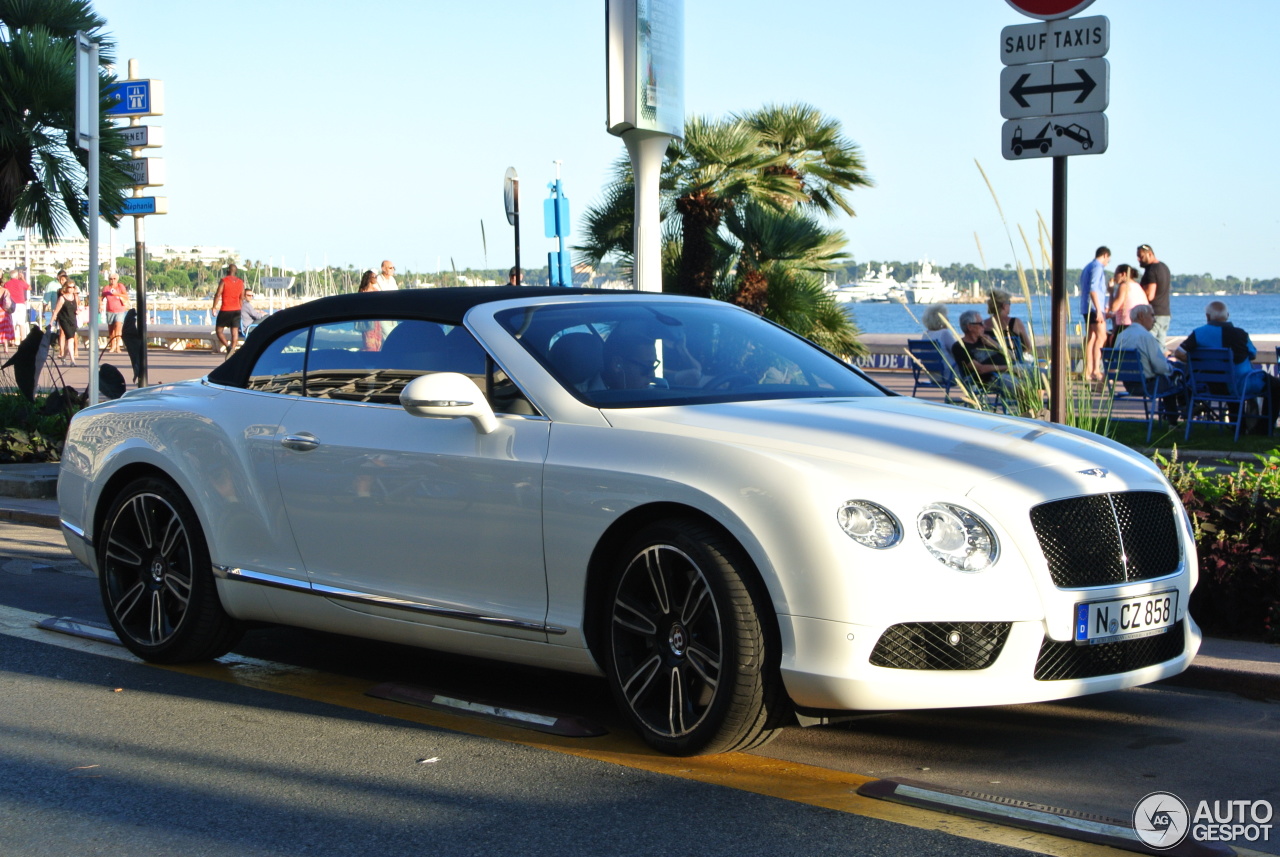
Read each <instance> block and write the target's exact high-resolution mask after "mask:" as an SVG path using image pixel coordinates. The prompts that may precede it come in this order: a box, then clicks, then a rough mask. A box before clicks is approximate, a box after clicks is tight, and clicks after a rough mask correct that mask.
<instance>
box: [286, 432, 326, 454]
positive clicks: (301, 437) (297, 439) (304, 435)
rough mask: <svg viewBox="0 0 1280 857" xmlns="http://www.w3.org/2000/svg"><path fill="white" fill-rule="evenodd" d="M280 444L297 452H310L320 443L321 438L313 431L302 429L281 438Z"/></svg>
mask: <svg viewBox="0 0 1280 857" xmlns="http://www.w3.org/2000/svg"><path fill="white" fill-rule="evenodd" d="M280 445H281V446H283V447H284V448H285V449H292V450H294V451H295V452H310V451H311V450H313V449H315V448H316V447H317V446H319V445H320V440H319V438H317V437H316V436H315V435H313V434H311V432H305V431H302V432H298V433H297V434H287V435H285V436H284V437H283V438H282V439H281V440H280Z"/></svg>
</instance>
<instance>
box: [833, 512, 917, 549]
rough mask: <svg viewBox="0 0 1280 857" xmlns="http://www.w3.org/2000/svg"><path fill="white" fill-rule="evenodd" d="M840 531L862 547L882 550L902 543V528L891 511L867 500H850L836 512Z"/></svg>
mask: <svg viewBox="0 0 1280 857" xmlns="http://www.w3.org/2000/svg"><path fill="white" fill-rule="evenodd" d="M836 520H838V521H839V522H840V529H842V530H844V531H845V533H846V534H848V536H849V538H851V539H853V540H854V541H855V542H857V543H858V544H860V545H866V546H867V547H869V548H875V549H877V550H881V549H883V548H891V547H893V546H894V545H896V544H897V543H898V542H900V541H902V527H901V526H899V525H898V519H897V518H895V517H893V515H891V514H890V513H889V511H888V510H887V509H885V508H883V507H882V506H877V505H876V504H875V503H869V502H867V501H866V500H849V501H847V502H846V503H844V504H843V505H842V506H841V507H840V508H839V509H837V510H836Z"/></svg>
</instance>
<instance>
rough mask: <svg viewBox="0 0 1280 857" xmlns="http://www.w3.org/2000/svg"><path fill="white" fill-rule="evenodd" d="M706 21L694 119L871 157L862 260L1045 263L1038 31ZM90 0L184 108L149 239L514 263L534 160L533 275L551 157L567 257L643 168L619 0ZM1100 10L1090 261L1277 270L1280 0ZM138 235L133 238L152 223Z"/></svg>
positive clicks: (879, 18)
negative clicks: (759, 122)
mask: <svg viewBox="0 0 1280 857" xmlns="http://www.w3.org/2000/svg"><path fill="white" fill-rule="evenodd" d="M685 7H686V8H685V40H686V44H685V112H686V115H694V114H699V115H704V116H709V117H723V116H725V115H727V114H729V113H732V112H735V111H748V110H752V109H755V108H757V107H761V106H763V105H765V104H771V103H772V104H787V103H793V102H806V103H809V104H812V105H813V106H814V107H816V108H818V109H819V110H820V111H822V112H823V113H824V114H826V115H828V116H830V117H832V118H834V119H837V120H838V121H839V122H840V123H841V125H842V127H843V130H844V133H845V135H846V136H847V137H848V138H849V139H851V140H852V141H853V142H855V143H856V144H858V146H860V148H861V150H862V154H863V157H864V158H865V161H866V164H867V167H868V172H869V174H870V176H871V177H872V179H873V180H874V181H875V187H874V188H870V189H866V190H861V189H860V190H857V191H855V192H854V193H853V194H852V197H851V199H852V202H853V206H854V208H855V210H856V212H857V216H856V217H853V218H849V217H844V216H841V217H839V218H835V219H833V220H832V224H831V225H833V226H834V227H835V228H839V229H841V230H843V231H844V232H845V234H846V235H847V237H848V240H849V244H848V250H849V252H850V254H851V255H852V256H853V258H854V259H855V260H856V261H858V262H860V263H865V262H868V261H872V260H875V261H880V260H886V259H888V260H899V261H903V262H910V261H918V260H924V259H929V260H932V261H934V262H936V263H938V264H949V263H953V262H958V263H965V262H972V263H974V264H977V265H983V264H984V263H985V266H988V267H1002V266H1004V265H1006V264H1011V265H1012V264H1016V263H1017V262H1021V263H1022V264H1024V265H1025V264H1027V263H1028V262H1029V261H1031V260H1030V258H1029V256H1028V253H1027V250H1026V248H1025V246H1024V244H1023V239H1022V237H1021V235H1020V232H1019V230H1022V232H1025V234H1026V236H1027V239H1028V240H1029V241H1030V242H1031V244H1032V246H1033V247H1035V248H1037V249H1036V251H1035V252H1036V254H1037V257H1038V256H1039V252H1040V251H1039V249H1038V238H1037V230H1038V222H1039V221H1040V220H1041V219H1043V222H1044V223H1045V225H1046V228H1047V227H1048V224H1049V223H1050V220H1051V217H1052V197H1053V193H1052V169H1051V159H1049V158H1042V159H1034V160H1021V161H1007V160H1005V159H1004V158H1003V157H1002V156H1001V142H1000V139H1001V138H1000V132H1001V126H1002V124H1003V122H1004V119H1003V118H1002V117H1001V115H1000V91H999V88H1000V72H1001V69H1002V68H1003V66H1002V64H1001V61H1000V33H1001V30H1002V28H1004V27H1006V26H1009V25H1016V24H1028V23H1031V22H1032V19H1030V18H1026V17H1024V16H1022V15H1021V14H1019V13H1018V12H1017V11H1016V10H1015V9H1013V8H1012V7H1010V6H1009V5H1008V3H1007V2H1005V0H964V2H956V0H898V2H890V3H886V2H867V0H792V2H789V3H780V2H778V0H735V2H728V0H686V4H685ZM94 8H95V9H96V10H97V12H98V13H99V14H101V15H103V16H104V17H105V18H106V19H107V30H108V31H109V32H110V33H111V34H112V35H113V37H114V39H115V40H116V43H117V56H118V57H119V58H120V60H121V62H120V67H121V76H122V77H123V76H125V74H124V71H125V69H124V61H125V60H127V59H130V58H133V59H136V60H137V62H138V67H139V76H140V77H144V78H153V79H158V80H162V81H163V82H164V98H165V115H164V116H161V117H153V118H151V119H149V120H146V121H148V122H149V123H150V124H155V125H161V126H163V127H164V129H165V130H164V133H165V145H164V147H163V148H160V149H155V150H152V151H151V152H149V154H150V155H151V156H153V157H163V158H164V159H165V161H166V170H167V184H166V185H165V186H164V187H163V188H154V189H152V190H151V191H150V193H153V194H154V195H158V196H165V197H167V198H168V200H169V211H170V213H169V214H167V215H163V216H152V217H148V218H147V219H146V240H147V243H148V244H152V245H154V244H179V245H180V244H192V245H195V244H206V245H226V246H230V247H233V248H234V249H235V250H236V251H238V252H239V253H240V254H241V255H242V257H243V258H245V259H253V260H263V261H266V260H270V261H272V262H273V263H274V264H275V265H277V266H278V265H280V264H281V263H282V262H283V263H284V264H285V265H287V266H288V267H289V268H290V269H299V268H301V267H303V266H304V265H309V266H310V267H312V268H317V267H320V266H322V265H323V264H326V263H328V264H331V265H336V266H340V267H346V266H348V265H352V266H355V267H356V268H357V269H364V268H374V267H377V265H378V264H379V263H380V261H381V260H382V259H384V258H387V259H391V260H392V261H393V262H395V264H396V265H397V267H398V268H399V270H401V271H406V270H414V271H420V272H431V271H437V270H448V269H449V268H450V267H451V266H456V267H457V268H458V269H459V270H462V269H464V268H467V267H474V268H502V267H508V266H510V265H511V264H512V262H513V243H514V241H513V230H512V228H511V226H510V225H508V223H507V219H506V216H505V209H504V205H503V198H502V190H503V175H504V173H505V171H506V170H507V168H508V167H514V168H515V169H516V170H517V172H518V174H519V176H520V179H521V211H522V218H521V256H522V261H523V262H524V264H525V265H526V267H538V266H539V265H541V264H545V260H546V253H547V251H549V250H554V249H556V248H555V243H554V241H553V240H552V239H548V238H546V237H545V236H544V232H543V223H542V200H544V199H546V198H547V196H548V190H547V184H548V183H549V182H551V181H553V180H554V179H555V176H556V165H555V164H554V163H553V162H554V161H560V162H561V167H560V170H561V177H562V179H563V182H564V188H565V192H566V194H567V196H568V197H569V200H570V209H571V215H572V220H573V225H574V229H575V231H574V232H573V233H571V234H570V236H569V243H570V244H571V245H572V244H573V243H575V241H577V240H580V239H581V235H580V233H578V232H577V231H576V230H577V227H578V224H579V222H580V221H579V218H580V217H581V216H582V214H583V213H584V212H585V211H586V209H587V208H588V206H590V205H592V204H593V203H597V202H598V201H599V200H600V198H601V189H602V188H603V187H604V185H605V184H606V183H607V181H608V179H609V175H610V172H611V168H612V166H613V164H614V162H615V161H616V160H617V158H619V157H620V156H621V155H623V154H624V153H625V150H624V148H623V145H622V141H621V140H620V139H619V138H617V137H614V136H612V135H610V134H609V133H608V132H607V131H606V129H605V110H606V102H605V16H604V9H605V2H604V0H541V2H538V3H528V2H524V0H491V2H465V3H445V2H442V1H441V0H426V2H423V0H372V2H366V3H362V4H352V3H350V2H341V3H339V2H334V0H312V2H306V3H304V2H302V0H221V2H220V3H218V4H216V5H209V4H208V3H203V2H202V3H196V2H194V0H94ZM1079 15H1080V16H1094V15H1105V16H1106V17H1107V18H1109V19H1110V24H1111V48H1110V51H1109V53H1108V54H1107V59H1108V61H1109V63H1110V105H1109V107H1108V108H1107V110H1106V114H1107V117H1108V122H1109V129H1110V135H1109V136H1110V140H1109V147H1108V149H1107V151H1106V152H1105V153H1103V154H1096V155H1082V156H1077V157H1072V158H1070V159H1069V160H1068V202H1067V205H1068V216H1067V221H1068V233H1067V259H1068V263H1069V265H1070V266H1071V267H1079V266H1081V265H1083V264H1084V263H1085V262H1087V261H1088V260H1089V259H1091V258H1092V256H1093V251H1094V249H1095V248H1096V247H1097V246H1099V245H1101V244H1105V245H1108V246H1110V247H1111V248H1112V250H1113V253H1114V255H1113V258H1112V264H1113V265H1114V264H1118V263H1120V262H1129V263H1131V264H1136V262H1137V259H1136V254H1135V252H1134V251H1135V248H1136V247H1137V246H1138V244H1141V243H1149V244H1151V245H1152V246H1153V247H1154V248H1155V251H1156V254H1157V255H1158V256H1159V258H1160V259H1161V260H1162V261H1164V262H1166V263H1168V264H1169V266H1170V267H1171V269H1172V270H1173V271H1174V273H1175V274H1179V273H1182V274H1191V273H1195V274H1204V273H1210V274H1213V275H1215V276H1218V277H1224V276H1226V275H1235V276H1238V277H1241V278H1243V277H1254V278H1271V277H1276V276H1280V258H1278V254H1277V252H1276V250H1275V247H1276V241H1275V238H1276V236H1277V232H1278V231H1280V230H1278V227H1280V178H1278V176H1280V170H1278V169H1277V165H1276V158H1275V148H1276V141H1277V140H1278V139H1280V129H1278V128H1277V124H1278V123H1280V117H1278V112H1277V111H1276V109H1275V106H1276V95H1275V92H1276V91H1277V88H1280V54H1277V53H1276V51H1275V50H1274V46H1273V41H1274V38H1275V34H1276V33H1277V32H1280V2H1275V0H1232V2H1229V3H1208V2H1204V0H1198V2H1195V1H1194V0H1096V2H1094V3H1093V5H1092V6H1090V7H1089V8H1087V9H1085V10H1084V11H1083V12H1080V13H1079ZM979 164H980V165H981V168H982V170H985V172H986V176H987V178H989V179H990V183H991V187H992V188H993V189H994V191H995V196H996V198H998V203H999V208H997V202H996V199H993V196H992V193H991V191H990V190H988V187H987V184H986V182H985V181H984V179H983V175H982V173H981V172H980V171H979V167H978V165H979ZM1001 212H1003V218H1002V215H1001ZM16 235H17V233H16V231H15V230H14V229H12V228H10V229H8V230H6V231H5V232H4V233H3V236H2V237H4V238H13V237H16ZM117 236H118V237H117V244H118V246H120V247H123V246H127V245H130V244H132V242H133V229H132V226H131V225H127V226H126V227H125V228H122V229H121V230H119V231H118V233H117ZM106 240H107V239H106V231H105V230H104V231H103V238H102V241H103V242H104V243H105V242H106ZM979 248H981V249H979ZM1036 261H1037V262H1038V261H1039V259H1038V258H1037V259H1036Z"/></svg>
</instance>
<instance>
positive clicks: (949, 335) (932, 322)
mask: <svg viewBox="0 0 1280 857" xmlns="http://www.w3.org/2000/svg"><path fill="white" fill-rule="evenodd" d="M920 320H921V322H922V323H923V324H924V338H925V339H931V340H933V341H934V343H936V345H937V348H938V350H939V351H940V352H942V356H943V358H944V359H945V360H946V361H947V365H948V366H950V367H951V374H952V375H954V374H956V361H955V358H954V357H952V355H951V346H953V345H955V344H956V334H955V331H954V330H952V329H951V325H950V323H948V321H947V305H946V304H930V305H929V307H928V308H927V309H925V311H924V315H923V316H922V317H921V319H920Z"/></svg>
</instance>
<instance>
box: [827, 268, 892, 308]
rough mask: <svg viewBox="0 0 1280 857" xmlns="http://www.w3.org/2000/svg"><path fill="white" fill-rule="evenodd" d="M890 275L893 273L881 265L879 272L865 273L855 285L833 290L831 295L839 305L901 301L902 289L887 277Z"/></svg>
mask: <svg viewBox="0 0 1280 857" xmlns="http://www.w3.org/2000/svg"><path fill="white" fill-rule="evenodd" d="M891 273H893V269H892V268H890V267H889V266H888V265H881V266H880V270H879V271H875V272H869V273H867V274H866V275H864V276H863V277H862V279H860V280H858V281H857V282H856V283H851V284H849V285H847V286H840V287H839V288H836V289H833V290H832V294H833V295H834V296H835V299H836V300H837V301H839V302H841V303H850V302H856V303H868V302H879V303H883V302H885V301H891V300H899V301H900V300H902V299H903V295H902V287H901V286H899V285H898V281H897V280H895V279H893V278H892V277H890V276H889V275H890V274H891Z"/></svg>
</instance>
